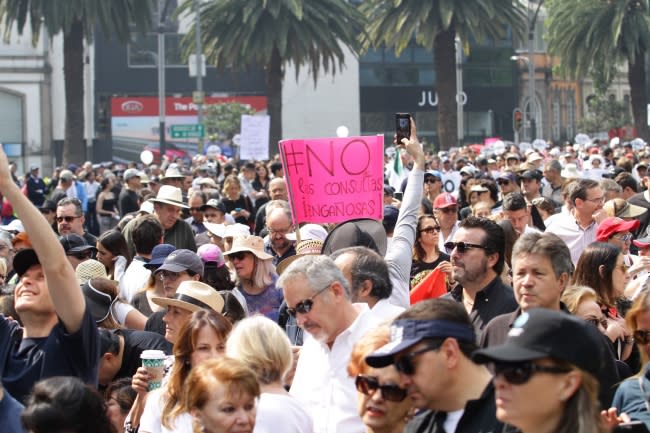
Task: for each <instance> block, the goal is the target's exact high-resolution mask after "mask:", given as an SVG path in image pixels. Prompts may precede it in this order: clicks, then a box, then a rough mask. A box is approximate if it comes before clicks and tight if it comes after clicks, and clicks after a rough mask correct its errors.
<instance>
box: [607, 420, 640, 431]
mask: <svg viewBox="0 0 650 433" xmlns="http://www.w3.org/2000/svg"><path fill="white" fill-rule="evenodd" d="M614 433H648V428H647V427H646V425H645V423H643V422H641V421H632V422H626V423H623V424H619V425H618V426H617V427H616V428H614Z"/></svg>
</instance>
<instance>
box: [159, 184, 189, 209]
mask: <svg viewBox="0 0 650 433" xmlns="http://www.w3.org/2000/svg"><path fill="white" fill-rule="evenodd" d="M149 201H151V202H152V203H165V204H170V205H172V206H178V207H182V208H185V209H188V208H189V206H188V205H186V204H185V203H183V192H182V191H181V189H180V188H176V187H175V186H171V185H163V186H161V187H160V189H159V190H158V195H157V196H156V198H152V199H149Z"/></svg>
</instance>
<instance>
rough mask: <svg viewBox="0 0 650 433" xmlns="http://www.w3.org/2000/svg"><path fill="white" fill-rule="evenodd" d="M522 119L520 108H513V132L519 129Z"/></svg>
mask: <svg viewBox="0 0 650 433" xmlns="http://www.w3.org/2000/svg"><path fill="white" fill-rule="evenodd" d="M522 121H523V114H522V113H521V110H520V109H519V108H515V109H514V111H513V112H512V129H513V130H514V131H515V132H519V131H520V130H521V123H522Z"/></svg>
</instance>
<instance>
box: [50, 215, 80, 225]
mask: <svg viewBox="0 0 650 433" xmlns="http://www.w3.org/2000/svg"><path fill="white" fill-rule="evenodd" d="M77 218H81V215H79V216H58V217H56V222H58V223H62V222H63V221H65V222H67V223H68V224H70V223H71V222H72V221H74V220H76V219H77Z"/></svg>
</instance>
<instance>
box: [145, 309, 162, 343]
mask: <svg viewBox="0 0 650 433" xmlns="http://www.w3.org/2000/svg"><path fill="white" fill-rule="evenodd" d="M166 312H167V310H160V311H156V312H155V313H153V314H152V315H151V316H149V318H148V319H147V323H146V324H145V325H144V330H145V331H149V332H155V333H156V334H160V335H162V336H163V337H164V336H165V322H163V320H162V318H163V316H164V315H165V313H166Z"/></svg>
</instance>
